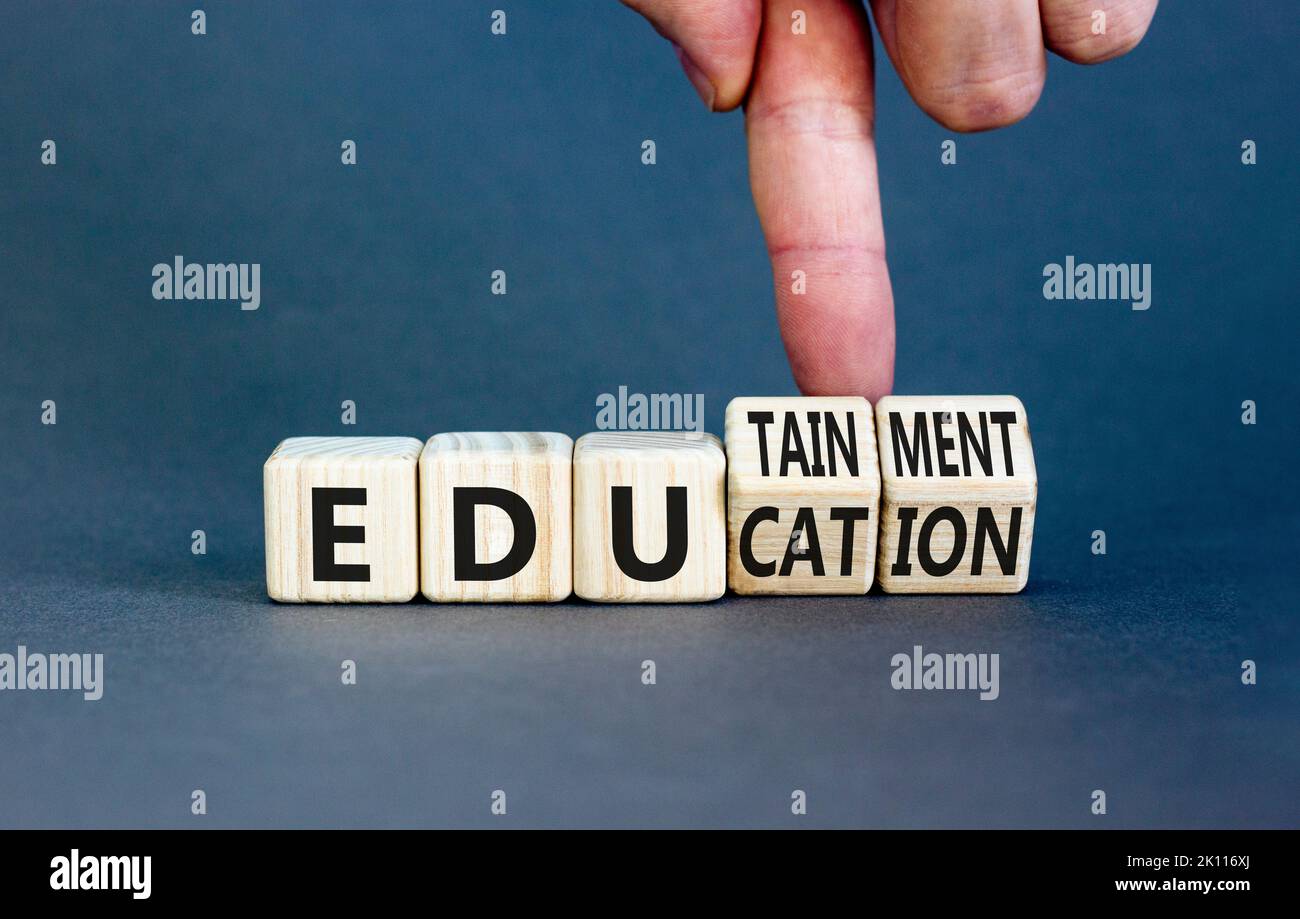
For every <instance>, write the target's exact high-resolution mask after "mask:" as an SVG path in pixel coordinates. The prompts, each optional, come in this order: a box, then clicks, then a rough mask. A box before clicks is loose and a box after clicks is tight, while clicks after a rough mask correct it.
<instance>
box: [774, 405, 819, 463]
mask: <svg viewBox="0 0 1300 919" xmlns="http://www.w3.org/2000/svg"><path fill="white" fill-rule="evenodd" d="M792 435H793V436H792ZM791 441H793V442H794V446H791ZM791 460H794V461H795V462H797V463H798V464H799V468H800V469H801V470H802V471H803V474H804V475H806V476H811V475H812V473H810V472H809V471H808V457H807V456H805V455H804V452H803V437H801V436H800V434H799V419H798V418H796V417H795V414H794V412H786V413H785V436H784V437H782V438H781V475H785V474H786V471H787V470H788V469H789V468H790V461H791Z"/></svg>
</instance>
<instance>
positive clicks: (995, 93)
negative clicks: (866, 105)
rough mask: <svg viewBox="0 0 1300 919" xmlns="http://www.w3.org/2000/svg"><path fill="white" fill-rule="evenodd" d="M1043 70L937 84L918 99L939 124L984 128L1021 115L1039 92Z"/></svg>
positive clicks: (960, 128) (1004, 123)
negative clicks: (943, 84)
mask: <svg viewBox="0 0 1300 919" xmlns="http://www.w3.org/2000/svg"><path fill="white" fill-rule="evenodd" d="M1043 82H1044V72H1043V69H1042V68H1041V67H1034V68H1033V69H1030V70H1016V71H1002V72H1000V73H995V74H992V75H990V76H989V77H987V78H983V79H967V80H962V81H960V82H957V83H954V84H951V85H947V86H942V87H936V88H934V89H932V90H930V91H929V92H926V93H925V94H924V98H921V99H918V100H917V101H918V102H920V104H921V107H922V108H924V109H925V110H926V111H927V112H929V113H930V115H931V116H933V117H934V118H935V120H937V121H938V122H939V123H940V124H942V125H944V126H945V127H947V128H951V129H952V130H954V131H987V130H991V129H993V128H1001V127H1006V126H1007V125H1010V124H1015V123H1016V122H1017V121H1019V120H1021V119H1022V118H1024V117H1025V116H1026V115H1028V114H1029V113H1030V112H1031V111H1033V108H1034V106H1035V105H1036V104H1037V103H1038V97H1039V95H1041V94H1042V91H1043Z"/></svg>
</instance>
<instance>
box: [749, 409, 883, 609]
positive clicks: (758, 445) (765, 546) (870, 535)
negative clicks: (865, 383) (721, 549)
mask: <svg viewBox="0 0 1300 919" xmlns="http://www.w3.org/2000/svg"><path fill="white" fill-rule="evenodd" d="M751 413H754V419H753V420H751ZM810 414H811V415H812V420H810V418H809V415H810ZM769 415H770V417H771V420H770V421H767V420H766V419H767V416H769ZM828 419H829V420H830V421H831V422H833V424H834V431H835V432H837V433H838V438H837V437H835V436H834V435H833V434H832V431H831V427H830V425H829V424H828ZM760 432H761V438H762V439H761V440H760ZM726 445H727V581H728V583H729V584H730V586H731V589H732V590H734V591H735V592H736V593H738V594H864V593H866V592H867V591H868V590H870V589H871V583H872V580H873V578H874V576H875V570H876V532H877V528H878V526H879V520H878V516H879V511H880V462H879V458H878V456H877V452H876V427H875V416H874V414H873V412H872V409H871V403H869V402H868V401H867V400H866V399H863V398H860V397H856V396H845V397H798V396H795V397H748V396H747V397H741V398H737V399H732V400H731V403H730V404H729V405H728V406H727V419H726ZM764 459H766V462H764ZM764 509H766V510H764ZM773 513H775V515H776V516H777V519H775V520H772V519H771V516H772V515H773ZM862 513H865V514H866V519H853V520H851V521H848V522H846V521H845V520H844V519H843V518H845V517H847V516H852V515H855V514H862ZM754 514H758V517H756V518H754V522H753V523H751V524H750V525H749V526H747V521H750V519H751V515H754ZM832 514H834V515H835V516H834V517H832ZM764 518H766V519H764ZM846 527H848V528H849V530H848V532H849V535H850V536H851V539H850V540H849V541H848V544H847V548H848V550H849V551H848V552H847V553H846V552H845V548H846V542H845V540H844V538H843V537H844V535H845V528H846ZM742 539H743V541H744V543H745V544H746V546H742ZM746 555H748V556H749V561H748V565H747V564H746V557H745V556H746ZM846 568H847V569H848V571H849V574H844V573H843V572H844V570H845V569H846Z"/></svg>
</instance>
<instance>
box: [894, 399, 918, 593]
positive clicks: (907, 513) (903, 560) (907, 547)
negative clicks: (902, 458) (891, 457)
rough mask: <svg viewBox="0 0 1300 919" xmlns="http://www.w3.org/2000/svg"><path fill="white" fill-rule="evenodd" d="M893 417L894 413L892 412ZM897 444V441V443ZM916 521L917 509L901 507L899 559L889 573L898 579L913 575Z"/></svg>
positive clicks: (899, 517) (899, 514)
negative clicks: (912, 553) (911, 560)
mask: <svg viewBox="0 0 1300 919" xmlns="http://www.w3.org/2000/svg"><path fill="white" fill-rule="evenodd" d="M890 414H891V415H893V414H894V413H893V412H890ZM895 443H897V441H895ZM915 519H916V508H914V507H900V508H899V509H898V522H899V527H898V557H897V558H896V559H894V564H893V567H891V568H890V569H889V573H890V574H892V575H893V576H894V577H896V578H902V577H907V575H909V574H911V573H912V563H911V562H909V561H908V560H907V556H908V553H909V552H911V551H912V521H913V520H915Z"/></svg>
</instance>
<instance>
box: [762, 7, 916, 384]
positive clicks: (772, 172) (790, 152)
mask: <svg viewBox="0 0 1300 919" xmlns="http://www.w3.org/2000/svg"><path fill="white" fill-rule="evenodd" d="M800 13H802V19H801V17H800V15H799V14H800ZM745 110H746V117H745V127H746V132H747V134H748V138H749V177H750V185H751V187H752V189H753V193H754V204H755V206H756V207H757V209H758V218H759V222H760V223H761V224H762V226H763V235H764V236H765V237H766V238H767V249H768V255H769V256H770V258H771V260H772V274H773V278H774V280H775V282H776V309H777V320H778V321H779V323H780V326H781V337H782V338H783V339H784V341H785V347H786V353H787V354H788V355H789V358H790V367H791V369H792V370H793V371H794V377H795V382H796V383H798V384H799V388H800V390H802V391H803V392H804V393H806V394H808V395H860V396H866V397H867V398H868V399H871V400H873V401H874V400H875V399H878V398H879V397H880V396H883V395H887V394H888V393H889V390H890V388H891V387H892V386H893V379H894V299H893V294H892V293H891V291H890V287H889V271H888V269H887V268H886V266H885V234H884V227H883V225H882V223H881V218H880V192H879V188H878V186H877V181H876V148H875V139H874V132H873V121H874V116H875V84H874V77H873V73H872V57H871V32H870V26H869V24H868V22H867V18H866V13H865V12H864V11H863V9H862V5H861V4H859V3H850V2H845V0H764V8H763V33H762V36H761V38H760V41H759V48H758V55H757V60H756V63H755V69H754V74H753V78H752V85H751V86H750V95H749V99H748V101H747V103H746V106H745ZM801 278H802V282H801V280H800V279H801ZM801 291H802V292H801Z"/></svg>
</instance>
